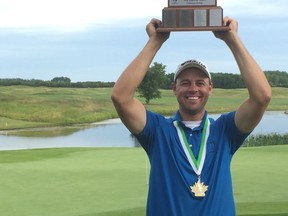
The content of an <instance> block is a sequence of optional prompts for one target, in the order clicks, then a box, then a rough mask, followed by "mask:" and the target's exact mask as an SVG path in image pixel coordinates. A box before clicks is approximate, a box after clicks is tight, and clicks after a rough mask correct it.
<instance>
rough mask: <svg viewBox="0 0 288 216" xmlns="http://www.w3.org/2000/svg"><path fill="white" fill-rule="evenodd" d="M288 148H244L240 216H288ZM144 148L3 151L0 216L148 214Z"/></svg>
mask: <svg viewBox="0 0 288 216" xmlns="http://www.w3.org/2000/svg"><path fill="white" fill-rule="evenodd" d="M287 155H288V146H270V147H258V148H241V149H240V150H239V151H238V152H237V153H236V155H235V157H234V159H233V162H232V174H233V182H234V194H235V202H236V206H237V215H246V216H247V215H258V216H260V215H261V216H262V215H263V216H264V215H274V216H276V215H288V193H287V191H288V184H287V182H288V180H287V179H288V168H287V164H288V157H287ZM146 165H147V158H146V155H145V153H144V151H143V150H142V149H141V148H64V149H41V150H21V151H1V152H0V173H1V178H0V191H1V193H0V215H5V216H10V215H11V216H12V215H13V216H39V215H41V216H51V215H53V216H68V215H69V216H76V215H77V216H112V215H113V216H124V215H125V216H132V215H133V216H138V215H139V216H140V215H145V205H146V197H147V189H148V185H147V181H146V177H147V176H146V173H147V169H146V167H147V166H146Z"/></svg>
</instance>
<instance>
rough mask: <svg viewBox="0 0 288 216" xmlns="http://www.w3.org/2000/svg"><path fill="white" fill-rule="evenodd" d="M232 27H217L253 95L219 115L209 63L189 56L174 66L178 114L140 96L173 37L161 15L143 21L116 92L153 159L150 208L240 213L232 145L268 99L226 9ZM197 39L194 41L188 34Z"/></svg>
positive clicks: (220, 215) (154, 211)
mask: <svg viewBox="0 0 288 216" xmlns="http://www.w3.org/2000/svg"><path fill="white" fill-rule="evenodd" d="M223 24H224V25H227V26H229V27H230V31H228V32H214V35H215V36H216V38H219V39H221V40H223V41H224V42H225V43H226V44H227V46H228V47H229V48H230V50H231V51H232V53H233V55H234V57H235V60H236V62H237V64H238V67H239V70H240V72H241V75H242V78H243V80H244V82H245V84H246V86H247V89H248V92H249V98H248V99H247V100H245V101H243V103H242V104H241V105H240V106H239V108H238V109H237V110H235V111H232V112H230V113H225V114H222V115H221V116H220V117H219V118H218V119H217V120H213V119H211V118H209V117H208V113H207V111H206V109H205V105H206V103H207V100H208V98H209V96H210V94H211V92H212V80H211V76H210V73H209V71H208V68H207V66H206V65H205V64H204V63H202V62H200V61H197V60H188V61H186V62H184V63H182V64H180V65H179V67H178V68H177V70H176V72H175V77H174V84H173V92H174V94H175V96H176V98H177V101H178V104H179V109H178V111H176V114H175V116H173V117H171V118H165V117H164V116H162V115H160V114H157V113H153V112H151V111H149V110H146V109H145V107H144V106H143V104H142V103H141V102H140V101H138V100H137V99H136V98H135V92H136V89H137V87H138V86H139V85H140V83H141V81H142V80H143V78H144V76H145V74H146V72H147V71H148V68H149V66H150V64H151V62H152V60H153V58H154V56H155V55H156V53H157V51H158V50H159V49H160V48H161V46H162V44H163V43H164V42H165V41H166V40H167V39H168V38H169V33H158V32H157V31H156V29H157V27H158V26H159V25H160V21H159V20H156V19H152V20H151V22H150V23H149V24H148V25H147V26H146V32H147V34H148V36H149V40H148V42H147V43H146V45H145V46H144V48H143V49H142V51H141V52H140V53H139V55H138V56H137V57H136V58H135V59H134V60H133V61H132V62H131V64H130V65H129V66H128V67H127V68H126V69H125V70H124V72H123V73H122V74H121V76H120V77H119V79H118V81H117V82H116V84H115V86H114V88H113V91H112V100H113V103H114V105H115V108H116V110H117V112H118V114H119V117H120V118H121V120H122V121H123V123H124V124H125V125H126V127H127V128H128V129H129V130H130V131H131V133H133V134H134V135H135V136H136V137H137V139H138V140H139V142H140V144H141V145H142V147H143V148H144V150H145V151H146V153H147V155H148V157H149V160H150V164H151V172H150V182H149V194H148V201H147V210H146V212H147V215H153V216H154V215H155V216H159V215H165V216H169V215H171V216H172V215H176V216H179V215H180V216H181V215H183V216H187V215H193V216H195V215H196V216H197V215H199V216H200V215H201V216H203V215H205V216H206V215H209V216H231V215H235V214H236V213H235V206H234V199H233V190H232V180H231V172H230V163H231V160H232V157H233V155H234V153H235V152H236V151H237V149H238V148H239V147H240V146H241V144H242V143H243V142H244V140H245V139H246V138H247V136H248V135H249V134H250V133H251V131H252V130H253V129H254V128H255V127H256V125H257V124H258V123H259V121H260V120H261V118H262V116H263V114H264V112H265V110H266V108H267V106H268V104H269V101H270V99H271V89H270V86H269V84H268V82H267V80H266V77H265V75H264V74H263V72H262V70H261V69H260V67H259V66H258V64H257V63H256V62H255V60H254V59H253V58H252V57H251V55H250V54H249V53H248V51H247V50H246V48H245V47H244V45H243V43H242V42H241V40H240V38H239V36H238V33H237V32H238V23H237V22H236V21H235V20H233V19H230V18H229V17H225V18H224V20H223ZM191 43H193V42H191Z"/></svg>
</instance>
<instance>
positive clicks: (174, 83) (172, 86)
mask: <svg viewBox="0 0 288 216" xmlns="http://www.w3.org/2000/svg"><path fill="white" fill-rule="evenodd" d="M171 88H172V90H173V92H174V95H175V94H176V81H175V82H172V84H171Z"/></svg>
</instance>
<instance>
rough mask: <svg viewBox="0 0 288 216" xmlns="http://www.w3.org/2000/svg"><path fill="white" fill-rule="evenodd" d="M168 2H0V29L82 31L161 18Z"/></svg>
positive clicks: (113, 0) (132, 0)
mask: <svg viewBox="0 0 288 216" xmlns="http://www.w3.org/2000/svg"><path fill="white" fill-rule="evenodd" d="M166 4H167V2H166V1H165V0H163V1H159V0H157V1H155V0H146V1H135V0H125V1H119V0H111V1H109V0H101V1H99V0H97V1H95V0H49V1H48V0H45V1H39V0H25V1H23V0H5V1H1V2H0V27H5V28H10V27H12V28H27V27H28V28H31V27H64V28H82V27H83V26H84V27H85V26H86V25H90V24H98V23H100V24H101V23H107V22H111V21H114V20H119V19H131V22H133V19H134V18H141V17H149V16H156V15H159V17H161V11H162V8H163V7H165V6H166Z"/></svg>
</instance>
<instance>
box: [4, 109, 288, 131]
mask: <svg viewBox="0 0 288 216" xmlns="http://www.w3.org/2000/svg"><path fill="white" fill-rule="evenodd" d="M286 112H287V113H286ZM265 113H266V114H269V113H271V114H272V113H284V114H288V111H287V110H280V111H279V110H268V111H265ZM221 114H222V113H209V114H208V115H221ZM113 124H122V122H121V120H120V118H112V119H105V120H101V121H98V122H93V123H80V124H72V125H63V126H57V125H51V126H43V127H29V128H15V129H4V130H3V129H1V130H0V135H9V134H11V133H12V134H13V133H19V132H29V131H31V132H36V131H38V132H41V131H42V132H45V131H46V132H49V131H55V130H59V131H60V130H65V129H66V130H68V129H76V130H77V129H78V130H81V129H86V128H92V127H95V126H96V127H97V126H102V125H113ZM12 136H13V135H12Z"/></svg>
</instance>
